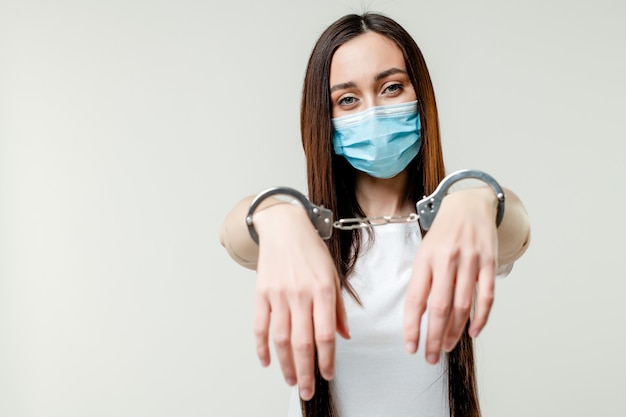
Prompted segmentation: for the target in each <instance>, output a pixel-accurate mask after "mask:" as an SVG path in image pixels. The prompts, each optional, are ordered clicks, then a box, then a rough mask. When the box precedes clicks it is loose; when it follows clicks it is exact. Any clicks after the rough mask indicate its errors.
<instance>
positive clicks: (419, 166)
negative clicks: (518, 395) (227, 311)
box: [300, 13, 480, 417]
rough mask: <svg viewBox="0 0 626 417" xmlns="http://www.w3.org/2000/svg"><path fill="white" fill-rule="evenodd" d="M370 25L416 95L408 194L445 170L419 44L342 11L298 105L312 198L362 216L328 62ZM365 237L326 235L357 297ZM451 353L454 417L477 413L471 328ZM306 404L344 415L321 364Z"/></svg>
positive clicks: (374, 20)
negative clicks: (341, 146)
mask: <svg viewBox="0 0 626 417" xmlns="http://www.w3.org/2000/svg"><path fill="white" fill-rule="evenodd" d="M368 31H372V32H376V33H379V34H381V35H383V36H386V37H387V38H389V39H391V40H393V41H394V42H395V43H396V44H397V45H398V47H399V48H400V50H401V51H402V54H403V56H404V61H405V63H406V68H407V73H408V76H409V79H410V80H411V83H412V84H413V87H414V89H415V93H416V95H417V102H418V108H419V112H420V118H421V125H422V146H421V150H420V153H419V154H418V156H417V157H416V158H415V159H414V160H413V161H412V162H411V164H409V167H408V170H409V181H408V186H407V190H406V193H407V196H408V197H409V198H410V199H411V200H412V201H413V202H417V200H418V199H419V198H420V197H421V196H422V195H428V194H430V193H432V192H433V191H434V189H435V188H436V187H437V185H438V184H439V182H440V181H441V180H442V179H443V177H444V176H445V169H444V163H443V155H442V150H441V140H440V136H439V117H438V114H437V105H436V102H435V93H434V91H433V86H432V82H431V80H430V75H429V73H428V68H427V67H426V62H425V61H424V57H423V56H422V53H421V51H420V49H419V47H418V46H417V44H416V43H415V41H414V40H413V38H412V37H411V36H410V35H409V34H408V33H407V32H406V31H405V30H404V28H402V27H401V26H400V25H399V24H398V23H396V22H395V21H394V20H392V19H390V18H388V17H386V16H383V15H380V14H374V13H366V14H364V15H361V16H359V15H354V14H352V15H347V16H344V17H342V18H341V19H339V20H337V21H336V22H334V23H333V24H332V25H330V26H329V27H328V28H327V29H326V30H325V31H324V32H323V33H322V35H321V36H320V38H319V39H318V41H317V43H316V44H315V47H314V48H313V51H312V53H311V57H310V59H309V63H308V66H307V70H306V75H305V79H304V87H303V91H302V104H301V111H300V130H301V134H302V145H303V147H304V153H305V156H306V160H307V178H308V180H307V181H308V193H309V198H310V199H311V201H313V202H315V203H316V204H322V205H323V206H324V207H327V208H329V209H330V210H332V212H333V213H335V215H336V216H337V217H338V218H341V217H352V216H361V215H363V212H362V210H361V208H360V207H359V204H358V202H357V200H356V195H355V188H354V182H355V170H354V168H352V167H351V166H350V165H349V164H348V163H347V162H346V161H345V159H344V158H342V157H338V156H337V155H335V154H334V152H333V145H332V137H333V130H332V123H331V118H332V113H331V100H330V86H329V83H330V81H329V78H330V64H331V60H332V57H333V55H334V53H335V51H336V50H337V48H339V47H340V46H341V45H343V44H344V43H346V42H348V41H349V40H351V39H354V38H355V37H357V36H359V35H361V34H363V33H365V32H368ZM359 236H360V234H359V233H357V232H356V231H345V232H344V231H342V232H340V233H333V235H332V237H331V238H330V239H329V240H328V241H327V244H328V248H329V250H330V253H331V255H332V257H333V259H334V261H335V265H336V267H337V270H338V271H339V275H340V281H341V285H342V287H343V288H345V289H346V290H347V291H348V292H349V293H350V294H351V295H352V296H353V297H355V298H356V299H357V300H358V295H357V294H355V292H354V291H353V290H352V288H351V286H350V283H349V282H348V280H347V276H348V274H349V273H350V272H351V271H352V269H353V267H354V262H355V260H356V258H357V256H358V250H359V246H360V237H359ZM447 357H448V387H449V394H448V398H449V403H450V412H451V414H450V415H451V417H461V416H462V417H466V416H469V417H479V416H480V409H479V405H478V394H477V388H476V380H475V372H474V354H473V347H472V340H471V338H470V337H469V335H468V334H467V328H466V330H465V332H464V334H463V336H462V338H461V341H460V342H459V343H458V345H457V346H456V348H455V349H454V350H453V351H452V352H450V353H449V354H448V355H447ZM316 367H317V365H316ZM301 406H302V411H303V414H304V416H305V417H321V416H324V417H326V416H330V417H337V416H338V415H337V412H336V410H335V407H334V405H333V399H332V395H331V390H330V384H329V383H328V382H327V381H325V380H324V379H323V378H322V377H321V375H320V373H319V369H316V394H315V396H314V397H313V399H312V400H311V401H302V402H301Z"/></svg>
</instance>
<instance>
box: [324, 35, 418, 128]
mask: <svg viewBox="0 0 626 417" xmlns="http://www.w3.org/2000/svg"><path fill="white" fill-rule="evenodd" d="M330 95H331V102H332V117H340V116H346V115H348V114H352V113H358V112H361V111H364V110H366V109H367V108H369V107H372V106H384V105H387V104H398V103H406V102H408V101H414V100H417V96H416V94H415V89H414V88H413V85H412V84H411V81H410V80H409V76H408V74H407V72H406V65H405V63H404V57H403V56H402V51H401V50H400V48H398V46H397V45H396V44H395V42H394V41H392V40H391V39H389V38H387V37H385V36H383V35H380V34H378V33H375V32H366V33H364V34H362V35H359V36H357V37H356V38H354V39H352V40H350V41H348V42H346V43H345V44H343V45H341V46H340V47H339V48H338V49H337V51H336V52H335V54H334V55H333V59H332V62H331V65H330Z"/></svg>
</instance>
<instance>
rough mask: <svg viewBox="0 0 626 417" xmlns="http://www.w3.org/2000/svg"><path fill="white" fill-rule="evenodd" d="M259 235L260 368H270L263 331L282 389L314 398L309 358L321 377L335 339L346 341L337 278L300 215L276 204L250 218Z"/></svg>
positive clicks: (327, 373) (329, 366)
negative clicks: (290, 387)
mask: <svg viewBox="0 0 626 417" xmlns="http://www.w3.org/2000/svg"><path fill="white" fill-rule="evenodd" d="M254 225H255V228H256V230H257V233H258V235H259V257H258V263H257V287H256V298H255V302H256V305H255V319H254V332H255V335H256V346H257V354H258V356H259V359H260V361H261V364H262V365H263V366H268V365H269V363H270V350H269V344H268V339H269V329H270V321H273V324H272V335H273V340H274V345H275V349H276V354H277V356H278V361H279V363H280V367H281V369H282V372H283V376H284V377H285V380H286V382H287V384H289V385H295V384H298V387H299V389H300V396H301V398H302V399H303V400H309V399H311V398H312V397H313V395H314V393H315V352H316V349H317V360H318V364H319V369H320V373H321V375H322V377H323V378H324V379H326V380H330V379H332V378H333V376H334V371H335V334H336V333H339V334H340V335H341V336H342V337H344V338H349V337H350V334H349V330H348V323H347V318H346V312H345V309H344V306H343V300H342V297H341V288H340V284H339V277H338V273H337V269H336V268H335V264H334V262H333V260H332V258H331V256H330V253H329V251H328V248H327V246H326V244H325V243H324V241H323V240H322V239H321V237H320V236H319V234H318V233H317V231H316V230H315V228H314V227H313V225H312V224H311V221H310V220H309V218H308V216H307V214H306V212H305V211H304V209H303V208H302V207H300V206H297V205H294V204H276V205H274V206H272V207H268V208H267V209H264V210H261V211H258V212H256V213H255V214H254Z"/></svg>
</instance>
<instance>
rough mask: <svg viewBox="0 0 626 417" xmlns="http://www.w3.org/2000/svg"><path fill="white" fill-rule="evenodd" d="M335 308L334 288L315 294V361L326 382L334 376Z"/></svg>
mask: <svg viewBox="0 0 626 417" xmlns="http://www.w3.org/2000/svg"><path fill="white" fill-rule="evenodd" d="M339 297H341V295H339ZM336 307H337V290H336V288H335V287H334V286H329V287H327V288H322V289H320V290H319V291H318V292H317V294H316V297H315V303H314V304H313V325H314V327H315V345H316V346H317V361H318V364H319V369H320V374H321V375H322V377H323V378H324V379H326V380H327V381H330V380H331V379H333V377H334V375H335V338H336V336H335V335H336V332H337V312H336ZM344 314H345V313H344Z"/></svg>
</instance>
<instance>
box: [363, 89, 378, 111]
mask: <svg viewBox="0 0 626 417" xmlns="http://www.w3.org/2000/svg"><path fill="white" fill-rule="evenodd" d="M380 100H381V99H380V96H379V95H378V94H375V93H373V92H369V93H366V94H365V96H364V97H363V104H364V108H363V110H367V109H369V108H370V107H374V106H380V105H381V104H382V103H381V101H380Z"/></svg>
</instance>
